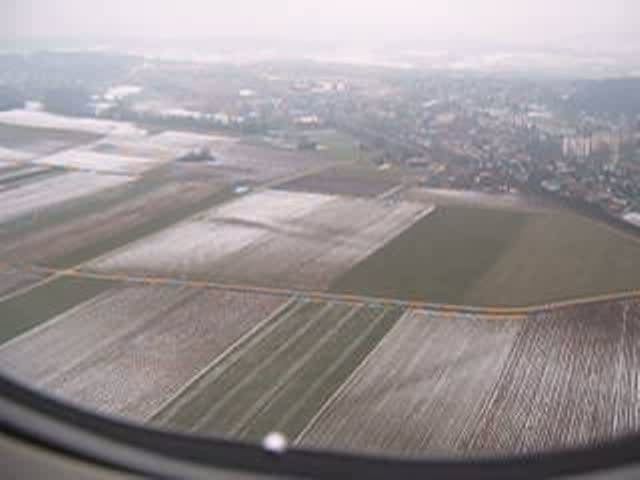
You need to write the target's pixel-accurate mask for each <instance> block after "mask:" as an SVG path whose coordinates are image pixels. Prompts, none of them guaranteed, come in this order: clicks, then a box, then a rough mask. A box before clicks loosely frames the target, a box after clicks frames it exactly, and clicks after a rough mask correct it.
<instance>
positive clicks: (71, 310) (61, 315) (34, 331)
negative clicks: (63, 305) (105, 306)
mask: <svg viewBox="0 0 640 480" xmlns="http://www.w3.org/2000/svg"><path fill="white" fill-rule="evenodd" d="M110 290H111V289H107V290H105V291H104V292H101V293H99V294H98V295H95V296H93V297H91V298H88V299H87V300H85V301H84V302H80V303H78V304H76V305H74V306H72V307H71V308H69V309H67V310H65V311H64V312H60V313H59V314H57V315H54V316H53V317H49V318H48V319H46V320H45V321H44V322H42V323H40V324H39V325H36V326H35V327H33V328H30V329H29V330H25V331H24V332H22V333H20V334H18V335H17V336H15V337H13V338H11V339H9V340H7V341H6V342H5V343H3V344H0V352H2V351H3V350H5V348H7V347H10V346H11V345H12V344H14V343H17V342H19V341H21V340H24V339H25V338H27V337H29V336H31V335H35V334H37V333H38V332H40V331H41V330H44V329H45V328H47V327H50V326H51V325H56V324H58V323H59V322H60V321H61V320H63V319H64V318H65V317H66V315H72V314H73V313H75V312H76V310H79V309H80V308H82V307H86V306H88V305H89V304H91V303H94V302H98V301H100V300H102V297H103V296H104V295H106V294H107V293H113V292H110Z"/></svg>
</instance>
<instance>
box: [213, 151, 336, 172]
mask: <svg viewBox="0 0 640 480" xmlns="http://www.w3.org/2000/svg"><path fill="white" fill-rule="evenodd" d="M212 152H213V154H214V155H215V156H216V158H217V160H218V161H217V163H216V164H215V165H213V166H211V167H209V168H213V169H215V171H216V172H218V173H220V174H223V175H225V177H228V178H230V179H233V180H234V181H246V182H264V181H269V180H274V179H276V178H279V177H287V176H290V175H295V174H297V173H300V172H303V171H305V170H307V169H310V168H313V167H317V166H322V165H324V164H327V163H328V161H327V159H326V158H323V157H321V156H319V155H317V154H315V153H313V152H297V151H286V150H277V149H273V148H267V147H258V146H253V145H247V144H244V143H233V144H229V145H227V146H225V147H222V148H220V149H219V151H216V150H215V149H212Z"/></svg>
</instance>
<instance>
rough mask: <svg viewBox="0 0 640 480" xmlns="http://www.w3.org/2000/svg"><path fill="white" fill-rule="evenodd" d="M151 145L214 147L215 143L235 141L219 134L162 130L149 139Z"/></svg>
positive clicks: (173, 147)
mask: <svg viewBox="0 0 640 480" xmlns="http://www.w3.org/2000/svg"><path fill="white" fill-rule="evenodd" d="M149 142H150V144H151V145H154V146H160V147H165V148H171V149H178V150H191V149H195V148H203V147H214V145H216V144H221V143H222V144H227V143H230V142H235V139H233V138H231V137H223V136H220V135H201V134H198V133H190V132H174V131H170V132H162V133H160V134H158V135H155V136H153V137H151V138H150V139H149Z"/></svg>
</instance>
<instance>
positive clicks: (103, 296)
mask: <svg viewBox="0 0 640 480" xmlns="http://www.w3.org/2000/svg"><path fill="white" fill-rule="evenodd" d="M284 301H285V299H283V298H279V297H271V296H265V295H251V294H245V293H231V292H222V291H213V290H204V289H190V288H184V287H183V288H178V287H159V286H158V287H151V286H126V285H119V284H114V285H113V286H112V287H111V288H108V289H107V290H105V291H103V292H102V293H100V294H98V295H97V296H94V297H92V298H89V299H86V300H85V301H84V302H82V303H79V304H78V305H76V306H75V307H74V308H71V309H68V310H66V311H64V312H63V313H61V314H59V315H58V316H53V317H52V319H51V320H49V321H48V322H47V323H45V324H43V325H41V327H40V328H38V329H37V330H34V331H32V332H29V333H27V334H26V335H24V336H22V337H20V338H18V339H16V340H14V341H11V342H9V343H6V344H5V345H4V346H0V365H2V368H3V369H5V370H6V371H7V372H10V373H11V374H12V375H14V376H15V377H17V378H18V379H21V380H23V381H28V382H29V383H30V384H32V385H35V386H36V387H38V388H41V389H44V390H46V391H47V392H48V393H52V394H55V395H57V396H60V397H62V398H65V399H67V400H69V401H72V402H76V403H78V404H80V405H82V406H84V407H89V408H92V409H95V410H98V411H101V412H105V413H111V414H117V415H120V416H125V417H128V418H131V419H135V420H138V421H143V420H144V419H145V418H146V417H147V416H148V415H150V414H151V413H152V412H154V411H155V410H156V409H158V408H159V407H160V406H161V404H162V402H163V401H165V400H166V399H167V398H168V397H170V396H171V395H173V394H174V393H175V392H176V391H177V390H178V389H179V388H180V387H181V386H182V385H183V384H184V383H186V382H187V381H188V380H189V379H190V378H192V377H193V376H194V375H196V374H197V373H198V371H200V370H201V369H203V368H204V367H205V366H207V365H208V364H209V363H210V362H211V361H212V360H213V359H214V358H216V357H217V356H218V355H220V354H222V353H223V352H224V351H225V349H227V347H229V346H230V345H231V344H232V343H233V342H235V341H236V340H237V339H238V338H239V337H241V336H242V335H243V334H245V333H246V332H247V331H249V330H250V329H252V328H253V327H255V326H256V325H257V324H258V323H259V322H260V321H262V320H263V319H264V318H266V317H267V316H268V315H269V314H270V313H271V312H272V311H274V310H275V309H277V308H278V306H279V305H280V304H282V303H283V302H284Z"/></svg>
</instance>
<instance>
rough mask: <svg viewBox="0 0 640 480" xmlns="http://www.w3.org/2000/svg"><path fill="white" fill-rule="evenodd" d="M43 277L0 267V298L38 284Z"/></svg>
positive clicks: (33, 273)
mask: <svg viewBox="0 0 640 480" xmlns="http://www.w3.org/2000/svg"><path fill="white" fill-rule="evenodd" d="M43 278H44V275H41V274H38V273H35V272H22V271H19V270H16V269H14V268H1V267H0V298H2V297H5V296H7V295H10V294H11V293H13V292H15V291H17V290H20V289H22V288H25V287H28V286H29V285H33V284H35V283H38V282H39V281H40V280H42V279H43Z"/></svg>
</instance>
